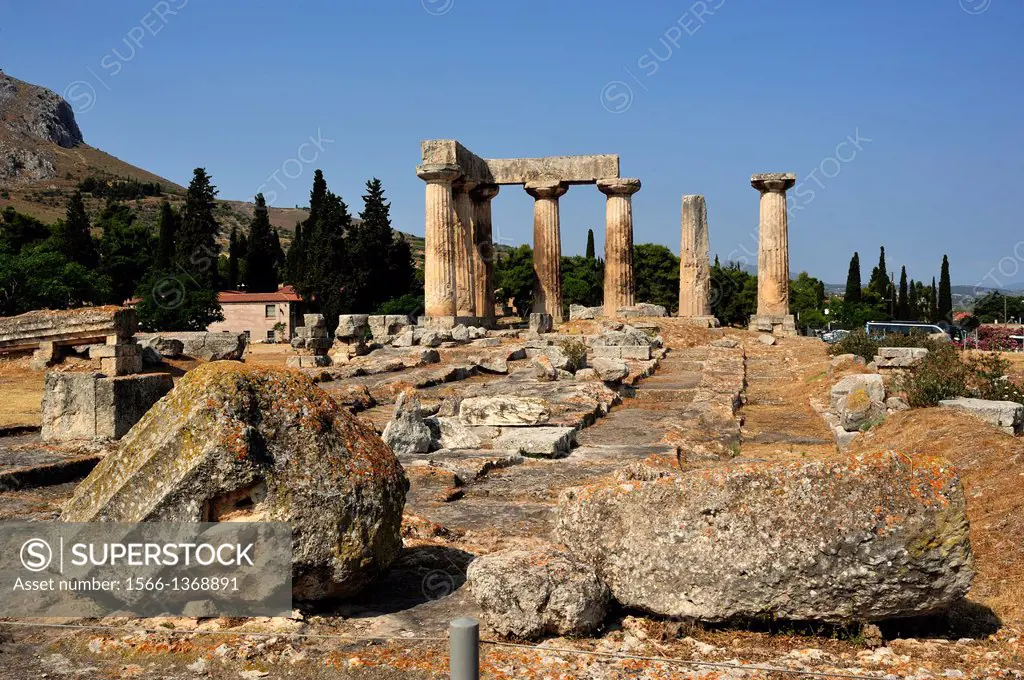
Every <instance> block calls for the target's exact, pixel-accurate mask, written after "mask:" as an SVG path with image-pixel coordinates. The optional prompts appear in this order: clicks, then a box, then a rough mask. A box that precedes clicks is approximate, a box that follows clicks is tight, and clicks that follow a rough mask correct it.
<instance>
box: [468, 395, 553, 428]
mask: <svg viewBox="0 0 1024 680" xmlns="http://www.w3.org/2000/svg"><path fill="white" fill-rule="evenodd" d="M550 418H551V410H550V409H549V408H548V405H547V402H546V401H544V400H543V399H540V398H537V397H516V396H511V395H501V396H490V397H467V398H465V399H463V400H462V403H460V404H459V419H460V420H461V421H462V423H463V424H464V425H495V426H499V427H516V426H532V425H543V424H544V423H546V422H548V420H549V419H550Z"/></svg>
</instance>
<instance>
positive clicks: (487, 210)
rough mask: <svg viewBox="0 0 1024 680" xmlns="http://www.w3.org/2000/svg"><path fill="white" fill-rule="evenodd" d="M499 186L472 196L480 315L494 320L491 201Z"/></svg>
mask: <svg viewBox="0 0 1024 680" xmlns="http://www.w3.org/2000/svg"><path fill="white" fill-rule="evenodd" d="M497 195H498V185H497V184H480V185H478V186H477V187H476V188H475V189H473V191H471V192H470V193H469V197H470V198H471V199H472V200H473V245H474V247H473V279H474V286H475V290H476V304H475V307H476V314H477V316H479V317H483V318H485V319H493V318H494V243H493V241H492V235H491V199H492V198H494V197H495V196H497Z"/></svg>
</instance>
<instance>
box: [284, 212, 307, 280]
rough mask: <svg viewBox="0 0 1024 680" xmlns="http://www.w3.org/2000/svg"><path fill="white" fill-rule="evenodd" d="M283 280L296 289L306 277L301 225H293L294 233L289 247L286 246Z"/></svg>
mask: <svg viewBox="0 0 1024 680" xmlns="http://www.w3.org/2000/svg"><path fill="white" fill-rule="evenodd" d="M285 274H286V275H285V278H286V279H287V280H288V282H289V283H291V284H292V285H293V286H295V287H296V288H298V287H300V282H301V281H303V279H304V277H305V275H306V252H305V243H304V241H303V239H302V223H301V222H296V223H295V233H294V234H293V235H292V242H291V245H289V246H288V254H287V255H285Z"/></svg>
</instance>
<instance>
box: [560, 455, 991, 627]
mask: <svg viewBox="0 0 1024 680" xmlns="http://www.w3.org/2000/svg"><path fill="white" fill-rule="evenodd" d="M655 508H656V509H657V512H653V511H652V509H655ZM557 516H558V519H557V528H556V533H557V536H558V539H559V540H560V541H561V542H562V543H564V544H565V545H566V547H567V548H568V549H569V551H570V552H572V553H573V555H575V556H576V557H577V558H578V559H581V560H582V561H584V562H586V563H587V564H590V565H591V566H593V567H594V568H595V569H596V571H597V573H598V575H599V577H600V578H601V580H602V581H604V582H605V583H606V584H607V585H608V586H609V588H610V589H611V592H612V596H613V597H614V598H615V599H616V600H618V601H619V602H620V603H621V604H622V605H623V606H625V607H636V608H639V609H643V610H645V611H649V612H652V613H655V614H659V615H664V616H680V617H686V618H693V619H698V620H702V621H713V622H717V621H726V620H729V619H733V618H737V617H759V616H772V617H776V618H780V619H792V620H801V621H826V622H833V623H850V622H866V621H878V620H883V619H890V618H899V617H906V616H915V615H921V614H928V613H932V612H936V611H939V610H941V609H943V608H945V607H947V606H948V605H950V604H952V603H953V602H955V601H957V600H959V599H960V598H962V597H963V596H964V595H965V594H966V593H967V591H968V590H969V588H970V585H971V581H972V579H973V576H974V565H973V558H972V554H971V544H970V539H969V536H968V524H967V517H966V514H965V501H964V492H963V487H962V486H961V484H960V480H959V479H958V478H957V475H956V473H955V471H954V469H953V467H952V466H951V465H950V464H949V463H947V462H946V461H944V460H942V459H939V458H934V457H927V456H915V457H914V458H913V459H911V457H910V456H904V455H900V454H896V453H893V452H887V453H876V454H871V455H866V456H860V457H851V458H840V459H833V458H825V459H821V460H796V461H784V462H783V461H780V462H771V461H764V462H752V463H745V464H737V463H733V464H729V465H723V466H718V467H713V468H707V469H701V470H694V471H691V472H684V473H681V474H678V475H672V476H668V477H664V478H661V479H655V480H653V481H647V482H644V481H634V482H629V483H617V482H614V481H608V482H603V483H599V484H595V485H592V486H587V487H581V488H576V489H569V490H566V491H565V492H563V494H562V496H561V498H560V501H559V506H558V511H557Z"/></svg>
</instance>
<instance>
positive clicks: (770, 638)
mask: <svg viewBox="0 0 1024 680" xmlns="http://www.w3.org/2000/svg"><path fill="white" fill-rule="evenodd" d="M651 322H652V323H656V324H657V325H658V327H659V328H658V330H659V332H660V334H661V336H662V337H663V338H664V344H665V346H666V348H667V349H668V351H667V352H665V353H664V356H662V357H660V359H657V360H656V361H654V362H651V363H650V365H649V366H645V367H643V368H641V367H639V366H633V368H634V369H637V370H636V371H635V372H636V373H640V372H647V371H651V370H653V374H651V375H650V376H649V377H645V378H643V379H639V380H627V381H626V384H625V385H624V386H622V387H621V388H620V389H619V390H618V392H611V391H607V392H606V391H602V389H603V387H602V385H601V383H592V384H591V387H588V388H587V389H583V390H581V389H580V388H579V383H576V382H574V381H566V380H556V381H547V380H537V379H536V374H535V372H534V369H533V368H532V364H531V359H528V358H511V359H508V358H507V357H509V356H513V355H515V356H517V357H518V356H519V355H518V354H516V353H515V350H516V349H517V343H519V341H518V340H514V339H504V340H502V341H501V343H500V346H499V347H497V348H495V347H489V348H486V349H487V351H488V352H496V353H502V354H505V355H506V360H507V370H508V372H507V373H500V372H499V373H496V372H488V371H486V370H482V369H481V368H480V362H478V361H474V360H471V358H470V355H471V354H474V353H476V354H478V353H479V352H481V351H483V350H482V349H481V348H469V347H462V348H451V349H445V348H442V349H439V350H437V360H436V361H435V360H433V358H432V357H426V358H423V356H422V354H421V355H420V359H417V360H406V361H404V362H403V361H398V362H397V363H396V360H395V359H394V358H393V357H392V358H391V359H388V360H387V361H384V362H381V361H380V360H374V361H376V362H377V363H376V364H375V365H376V368H374V369H372V371H366V372H370V373H371V374H369V375H356V373H358V372H359V371H352V370H351V369H345V370H334V369H332V371H331V372H328V373H324V374H321V375H318V379H320V380H323V381H324V382H322V383H321V385H322V386H323V387H324V388H325V389H326V390H327V391H328V392H329V393H332V394H333V395H335V396H336V397H337V398H338V399H339V401H341V402H343V403H346V404H348V405H350V407H351V408H352V409H353V410H354V411H357V412H358V413H359V415H360V417H361V418H364V419H365V420H366V421H367V422H369V423H371V424H372V425H373V426H374V427H375V428H376V429H377V430H378V431H381V430H383V429H384V427H385V425H386V424H387V423H388V421H389V420H390V419H391V417H392V415H393V412H394V402H395V400H396V399H397V397H398V395H399V394H401V392H402V391H403V390H405V389H408V388H413V389H415V393H416V395H417V396H418V397H419V400H420V402H421V404H422V406H423V408H424V410H425V411H426V412H427V413H428V414H429V413H436V416H435V417H438V416H439V417H441V418H443V417H444V413H445V412H446V411H445V409H446V408H450V405H451V403H452V400H453V399H458V398H465V397H473V396H482V397H487V396H495V395H502V394H514V395H520V396H523V395H530V394H536V395H543V396H544V397H545V398H547V399H548V400H549V401H550V402H551V403H553V404H555V406H553V407H552V414H551V419H550V420H549V421H548V422H547V423H544V427H555V426H560V427H574V428H578V432H576V433H575V438H576V442H577V444H578V446H576V447H575V448H573V449H572V451H571V452H570V453H569V454H568V455H565V456H562V457H534V456H523V455H520V454H518V452H516V451H512V452H511V453H510V452H509V451H507V450H504V449H501V448H499V447H498V446H495V442H500V441H502V440H501V437H502V436H503V433H502V432H501V428H473V430H472V432H470V434H471V435H473V436H475V437H477V438H478V439H479V444H478V445H475V448H469V449H467V448H461V449H455V450H450V451H441V452H439V453H433V454H429V453H428V454H412V455H403V456H402V462H403V465H404V466H405V467H406V470H407V473H408V475H409V477H410V481H411V484H412V488H411V491H410V495H409V499H408V502H407V505H406V515H405V520H404V523H403V536H404V539H405V546H404V549H403V551H402V553H401V555H400V557H399V559H398V560H397V562H396V563H395V564H394V565H393V567H392V569H391V570H390V572H389V573H388V575H387V577H386V578H385V579H383V580H382V581H380V582H379V583H377V584H376V585H374V586H373V587H372V588H370V589H369V590H367V591H365V592H363V593H362V594H360V595H359V596H358V597H357V598H356V599H354V600H350V601H346V602H344V603H334V604H330V605H320V606H318V607H316V608H302V609H300V610H297V612H296V613H295V615H294V618H290V619H250V620H244V619H199V620H196V619H184V618H174V619H147V620H138V619H124V618H109V619H103V620H90V621H82V620H74V621H49V622H48V623H50V624H60V625H66V626H71V627H67V628H62V627H55V628H41V627H28V626H24V625H19V622H8V623H6V624H0V663H2V664H3V666H4V668H5V669H6V670H5V677H12V678H36V677H50V678H60V677H69V678H71V677H111V678H114V677H147V678H150V677H152V678H198V677H211V678H260V677H268V678H277V677H281V678H287V677H292V678H327V677H330V678H349V677H351V678H391V677H403V678H405V677H410V678H418V677H423V678H435V677H446V672H447V669H446V645H447V642H446V640H445V635H446V629H447V625H448V622H449V621H450V620H452V619H453V618H456V617H458V616H463V615H468V616H479V615H480V613H481V612H480V611H479V609H478V607H477V605H476V603H475V601H474V599H473V597H472V596H470V594H469V593H468V588H467V587H465V581H466V571H467V568H468V565H469V564H470V562H471V561H472V560H473V559H474V558H475V557H476V556H479V555H484V554H489V553H493V552H496V551H498V550H502V549H506V548H517V547H523V548H530V547H533V546H537V545H539V544H541V543H542V542H543V541H545V540H550V539H551V538H552V535H553V530H554V527H555V523H554V514H553V509H554V507H555V504H556V503H557V500H558V497H559V494H560V492H561V491H562V490H563V489H566V488H568V487H572V486H578V485H580V484H582V483H588V482H591V481H594V480H597V479H599V478H601V477H603V476H606V475H609V474H613V473H615V471H616V470H619V469H621V468H623V467H626V466H627V465H629V464H630V463H633V462H636V461H640V460H645V461H646V462H647V464H649V465H655V466H656V465H659V464H660V465H668V466H670V467H672V466H675V467H676V468H678V467H679V466H681V467H683V469H701V468H704V467H713V466H719V465H722V464H723V463H725V462H729V461H735V460H736V459H741V460H742V459H751V460H774V459H785V458H806V457H808V456H812V457H818V456H822V457H826V456H833V455H836V451H835V444H834V440H833V438H832V435H831V432H830V431H829V429H828V427H827V426H826V424H825V422H824V421H823V420H822V418H821V416H820V415H818V413H817V412H816V411H815V410H814V408H812V406H811V400H813V399H826V400H827V395H828V390H829V387H830V385H831V384H832V383H833V382H834V381H835V380H836V379H837V378H838V377H839V376H838V375H837V374H836V372H835V371H833V369H831V367H830V362H829V358H828V357H827V356H826V354H825V347H824V345H823V344H822V343H820V341H816V340H813V339H805V338H787V339H782V340H779V341H778V342H777V343H776V344H773V345H767V344H764V343H762V342H760V340H759V338H758V335H757V334H754V333H747V332H743V331H734V330H725V331H720V330H716V331H705V330H697V329H693V328H689V327H685V326H683V325H681V324H679V323H678V322H675V321H674V320H671V319H657V320H651ZM595 325H596V322H573V323H572V324H568V325H567V326H566V328H565V329H563V330H564V331H565V332H593V330H594V328H595ZM533 349H536V348H533ZM531 353H533V354H536V352H531ZM403 356H411V355H410V353H409V352H405V353H404V354H403ZM427 359H430V360H429V361H428V360H427ZM262 360H263V361H264V362H266V363H272V362H271V361H270V360H269V359H267V358H266V357H263V358H262ZM388 362H391V365H390V366H385V365H384V364H386V363H388ZM384 368H388V369H389V370H386V371H384V372H376V373H375V372H373V371H376V370H378V369H380V370H383V369H384ZM851 370H858V369H851ZM630 383H634V384H630ZM599 388H602V389H599ZM531 429H533V428H531ZM495 430H497V431H495ZM461 434H463V435H464V434H465V433H461ZM19 436H21V437H28V438H29V440H30V439H31V437H32V435H31V434H27V435H26V434H24V433H23V434H21V435H19ZM1018 442H1019V440H1018V439H1015V438H1013V437H1010V436H1008V435H1005V434H1003V433H1001V432H998V431H997V430H995V429H994V428H990V427H988V426H986V425H984V424H982V423H980V422H979V421H976V420H974V419H972V417H971V416H968V415H965V414H958V413H953V412H949V411H940V410H937V409H928V410H920V411H909V412H904V413H899V414H894V415H891V416H890V417H888V418H887V419H886V421H885V422H883V423H881V424H880V425H878V426H876V427H874V428H872V429H871V430H870V431H869V432H868V433H867V434H866V435H865V436H864V437H863V438H862V439H861V440H860V441H859V442H858V444H857V446H858V447H864V449H866V450H867V449H870V450H884V449H888V448H892V449H895V450H898V451H900V452H901V453H905V454H907V455H909V456H912V457H913V456H917V455H924V454H929V455H936V454H938V455H942V456H945V457H947V458H948V459H950V460H951V461H952V462H953V463H954V464H956V465H957V467H958V469H959V471H960V474H961V477H962V479H963V482H964V486H965V489H966V494H967V498H968V516H969V519H970V521H971V529H970V531H971V534H970V535H971V541H972V544H973V547H974V552H975V556H976V559H977V571H978V575H977V577H976V580H975V584H974V588H973V590H972V593H971V595H970V597H969V599H968V600H967V601H965V602H964V603H962V604H961V605H958V606H957V607H956V608H954V610H953V611H952V612H951V613H950V614H949V615H946V616H941V617H931V618H928V619H924V620H921V619H918V620H904V621H900V622H893V623H887V624H885V625H881V626H879V627H878V628H875V627H866V628H863V629H862V628H860V627H851V628H845V627H827V626H823V625H817V626H815V625H807V624H799V623H790V622H781V621H774V620H759V621H756V622H750V623H748V624H746V625H742V626H741V625H738V624H723V625H695V624H691V623H687V622H683V621H675V620H667V619H664V618H655V617H649V616H644V615H643V614H642V613H640V612H637V611H628V610H616V611H613V612H612V613H611V615H610V616H609V617H608V618H607V619H606V621H605V626H604V628H603V629H602V630H600V631H599V632H598V633H597V634H595V635H593V636H590V637H575V638H562V637H554V638H549V639H547V640H546V641H544V642H542V643H540V644H518V643H516V642H514V641H509V640H503V639H499V638H498V637H497V636H496V635H495V633H494V632H493V631H491V630H488V629H487V628H486V627H485V628H484V629H483V631H482V634H483V637H484V638H485V639H486V640H487V642H486V643H485V644H484V646H483V648H482V664H483V672H484V677H489V678H530V677H537V678H541V677H544V678H563V677H564V678H575V677H584V678H670V677H700V678H734V677H735V678H781V677H793V675H792V674H791V673H787V672H785V671H790V672H796V673H803V674H804V675H808V674H810V675H818V676H820V677H827V676H828V675H830V674H831V675H833V676H838V677H887V678H904V677H918V678H944V677H978V678H982V677H985V678H987V677H1024V637H1022V631H1021V626H1022V622H1024V605H1022V602H1024V586H1022V584H1024V534H1022V532H1024V507H1022V506H1024V498H1022V497H1021V495H1020V494H1019V492H1018V491H1017V487H1019V480H1020V478H1021V474H1024V473H1021V472H1020V470H1021V466H1020V463H1021V460H1022V453H1024V447H1022V446H1021V445H1020V444H1019V443H1018ZM26 443H31V442H30V441H29V442H26V441H21V443H20V444H19V443H18V442H15V441H14V440H11V441H9V442H4V441H3V440H0V459H2V458H4V457H11V456H12V455H13V454H11V453H10V452H11V451H14V450H17V447H18V446H19V445H24V444H26ZM11 460H13V458H11ZM3 464H4V461H3V460H0V466H2V465H3ZM0 469H2V467H0ZM73 489H74V483H67V484H62V485H58V486H48V487H43V488H32V489H22V490H16V491H6V492H2V493H0V517H2V518H3V519H26V518H32V519H39V520H45V519H51V518H53V517H55V516H57V515H58V514H59V512H60V508H61V507H62V504H63V503H64V502H65V501H66V500H67V498H69V497H70V495H71V493H72V491H73ZM20 623H25V622H20ZM82 626H92V627H93V628H81V627H82Z"/></svg>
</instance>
